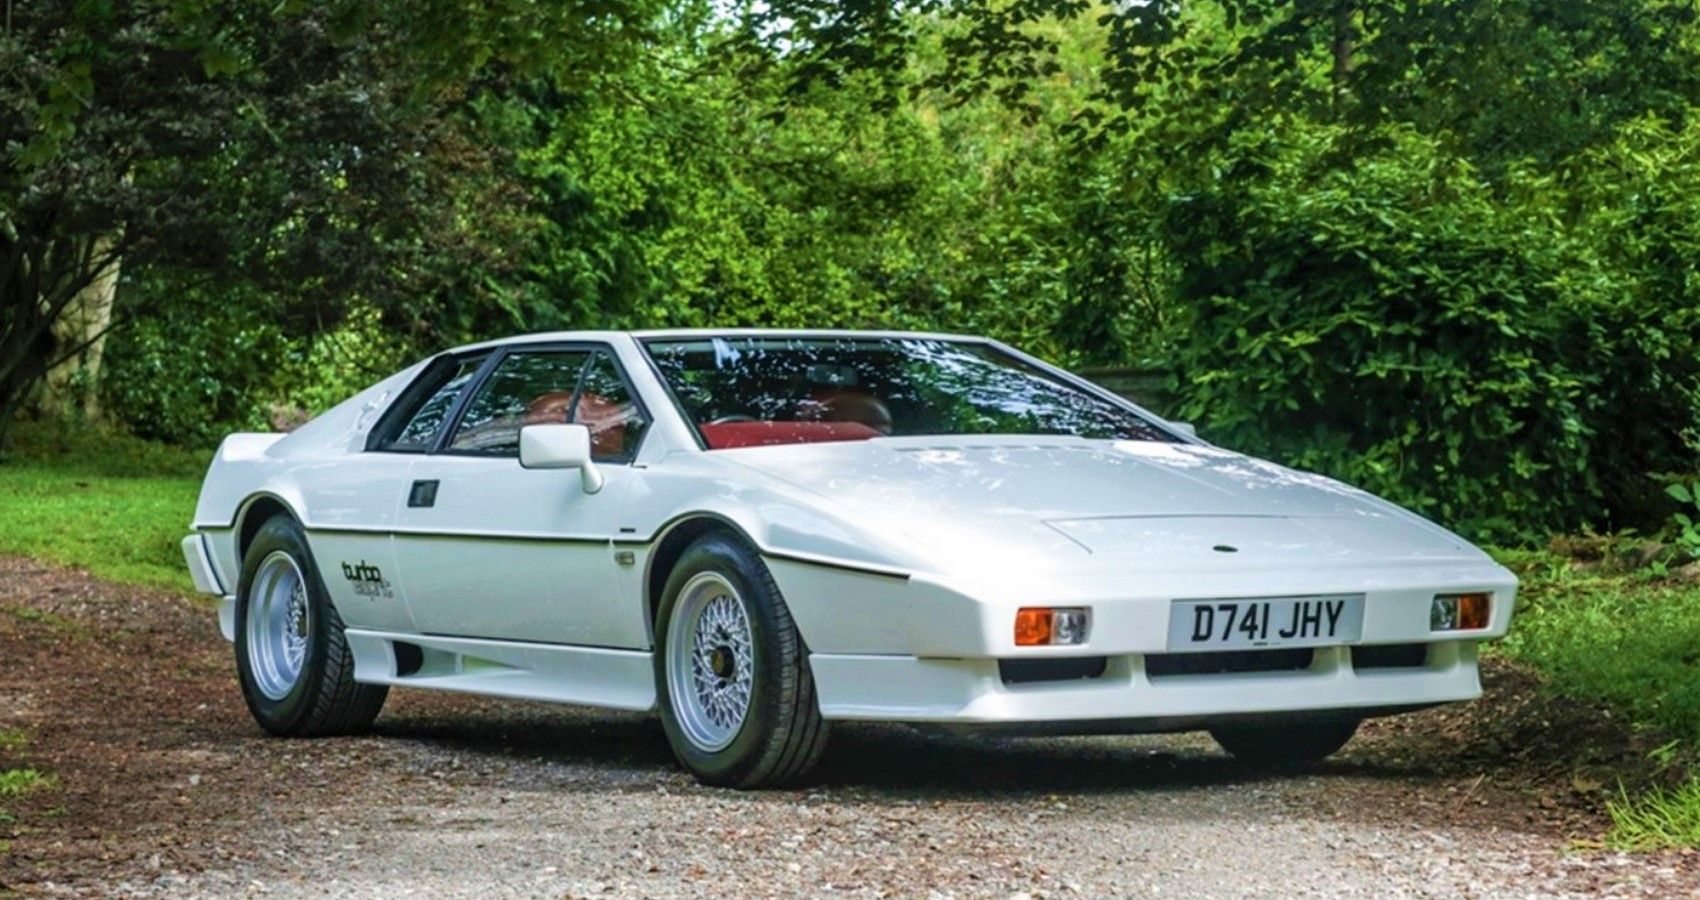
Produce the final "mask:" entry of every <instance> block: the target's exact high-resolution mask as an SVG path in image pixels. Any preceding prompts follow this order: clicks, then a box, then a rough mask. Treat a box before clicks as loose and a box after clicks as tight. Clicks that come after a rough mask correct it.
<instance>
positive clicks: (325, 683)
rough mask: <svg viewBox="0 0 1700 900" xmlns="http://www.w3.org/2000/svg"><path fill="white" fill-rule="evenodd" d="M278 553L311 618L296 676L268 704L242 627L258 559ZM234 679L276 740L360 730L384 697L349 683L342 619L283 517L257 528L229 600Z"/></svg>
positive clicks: (383, 691) (350, 664)
mask: <svg viewBox="0 0 1700 900" xmlns="http://www.w3.org/2000/svg"><path fill="white" fill-rule="evenodd" d="M280 552H281V553H285V554H288V555H289V557H290V558H291V559H292V560H293V561H294V562H295V565H296V567H297V568H298V569H299V570H300V572H301V574H302V575H303V576H305V579H304V580H305V582H306V586H307V602H308V604H309V609H310V615H309V618H308V621H309V626H308V628H307V647H306V655H305V657H304V658H303V660H302V663H301V671H300V675H299V676H298V677H297V678H296V680H295V683H294V686H293V687H292V688H291V689H290V690H289V692H288V693H287V694H285V695H284V696H282V697H280V698H276V699H274V698H272V697H268V696H266V694H265V692H264V691H262V690H260V688H259V687H258V684H257V682H256V680H255V675H254V671H253V669H252V662H251V654H250V653H249V647H248V643H249V642H248V627H247V626H248V615H249V606H250V603H251V601H252V599H253V598H252V596H251V595H252V593H253V591H252V588H253V584H254V579H255V576H256V574H257V573H258V572H259V570H260V567H261V563H262V562H263V561H264V560H266V559H267V558H269V557H271V556H273V555H274V554H277V553H280ZM236 675H237V679H238V680H239V681H240V682H241V684H242V697H243V699H245V700H247V701H248V711H249V712H250V713H252V714H253V716H254V721H256V722H258V723H260V727H261V728H264V729H265V730H267V731H269V732H271V733H272V734H275V735H279V736H283V737H318V736H324V735H333V734H349V733H353V732H358V731H362V730H364V729H365V728H366V727H367V726H369V725H371V724H372V720H373V719H376V718H377V717H378V711H379V710H380V709H382V708H383V706H384V699H385V698H386V697H388V696H389V688H388V687H387V686H385V685H371V684H357V683H355V681H354V656H353V654H352V653H351V652H349V649H348V640H347V638H346V637H345V636H344V634H343V624H342V617H341V616H340V615H338V614H337V611H336V606H335V605H334V604H332V603H331V600H330V594H329V593H328V592H327V591H326V590H325V583H324V579H323V578H321V577H320V575H319V568H318V566H317V565H315V564H314V563H313V554H312V551H311V550H310V549H308V547H307V537H306V535H305V534H304V533H303V532H302V531H301V526H300V525H299V524H297V523H296V521H295V520H294V519H293V518H291V517H289V516H287V515H283V514H279V515H276V516H273V517H272V518H270V519H268V520H267V521H266V523H265V524H264V525H262V526H260V530H259V532H258V533H257V534H256V535H255V536H254V540H253V542H252V543H250V544H249V545H248V551H247V554H246V555H245V556H244V557H243V560H242V579H241V581H240V582H239V588H238V592H237V595H236Z"/></svg>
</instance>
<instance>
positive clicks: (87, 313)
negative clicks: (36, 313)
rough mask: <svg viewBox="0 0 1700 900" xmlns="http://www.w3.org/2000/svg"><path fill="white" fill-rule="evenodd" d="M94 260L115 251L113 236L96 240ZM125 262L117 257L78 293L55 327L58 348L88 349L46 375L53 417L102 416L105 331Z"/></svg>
mask: <svg viewBox="0 0 1700 900" xmlns="http://www.w3.org/2000/svg"><path fill="white" fill-rule="evenodd" d="M94 242H95V243H94V252H93V253H92V254H91V256H92V257H93V258H95V259H99V258H102V257H104V256H106V254H107V253H108V252H109V251H110V250H111V249H112V239H111V238H110V237H98V238H95V239H94ZM119 265H120V261H119V260H118V259H117V258H116V257H114V258H113V260H112V262H111V263H109V264H108V265H107V266H106V267H105V268H104V269H103V270H102V271H100V272H99V273H97V274H96V275H95V276H94V279H93V280H92V281H90V282H89V284H88V285H87V286H86V287H84V288H83V289H82V290H81V291H78V292H77V296H76V298H75V299H74V300H72V301H71V303H70V305H69V306H67V307H65V311H64V313H62V314H61V315H60V318H59V321H57V322H55V323H54V325H53V336H54V339H55V341H54V343H55V345H56V346H59V347H65V348H72V347H82V348H83V349H82V350H81V351H80V352H78V353H76V354H75V355H74V356H71V357H69V358H66V359H64V360H62V361H60V363H59V364H58V365H56V366H54V367H53V368H52V369H51V370H50V371H49V372H48V373H47V380H46V382H45V383H44V384H43V385H42V393H41V404H40V405H41V409H42V411H43V412H47V413H50V414H54V415H67V414H71V413H76V412H81V413H82V415H84V416H87V417H88V418H91V419H93V418H98V417H99V415H100V363H101V357H102V354H103V353H104V352H105V349H106V329H107V328H108V327H110V326H111V324H112V302H113V299H114V298H115V297H116V296H117V293H118V270H119Z"/></svg>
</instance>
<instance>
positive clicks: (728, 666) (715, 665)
mask: <svg viewBox="0 0 1700 900" xmlns="http://www.w3.org/2000/svg"><path fill="white" fill-rule="evenodd" d="M708 667H709V668H710V669H712V670H714V677H716V678H731V677H732V648H730V647H725V646H721V647H716V648H714V652H713V653H710V654H709V655H708Z"/></svg>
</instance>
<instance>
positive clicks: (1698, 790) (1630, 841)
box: [1606, 778, 1700, 850]
mask: <svg viewBox="0 0 1700 900" xmlns="http://www.w3.org/2000/svg"><path fill="white" fill-rule="evenodd" d="M1606 809H1607V811H1608V812H1610V813H1611V820H1612V832H1611V834H1610V835H1609V836H1608V838H1607V840H1608V841H1609V843H1610V844H1611V845H1612V846H1614V847H1617V848H1618V849H1621V850H1659V849H1663V848H1666V847H1700V778H1694V779H1690V780H1689V781H1688V782H1687V783H1686V784H1684V785H1682V786H1681V787H1679V788H1677V789H1675V790H1670V791H1667V790H1665V789H1663V788H1653V789H1652V790H1649V791H1646V792H1644V793H1642V794H1640V795H1639V796H1630V795H1629V794H1628V793H1627V792H1623V793H1620V794H1619V795H1618V798H1617V799H1616V800H1613V801H1611V802H1609V803H1608V804H1607V805H1606Z"/></svg>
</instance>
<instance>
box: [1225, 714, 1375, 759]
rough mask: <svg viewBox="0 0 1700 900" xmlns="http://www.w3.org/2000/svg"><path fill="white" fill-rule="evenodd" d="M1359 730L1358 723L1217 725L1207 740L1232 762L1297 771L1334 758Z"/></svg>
mask: <svg viewBox="0 0 1700 900" xmlns="http://www.w3.org/2000/svg"><path fill="white" fill-rule="evenodd" d="M1357 730H1358V720H1357V719H1327V720H1318V721H1301V722H1283V723H1278V724H1277V723H1259V724H1245V725H1219V726H1217V727H1215V728H1212V729H1210V736H1211V737H1213V738H1215V739H1216V743H1217V744H1218V745H1220V746H1221V748H1222V749H1223V750H1226V751H1228V753H1229V754H1231V755H1232V756H1233V757H1234V758H1235V759H1238V760H1242V761H1244V762H1248V763H1251V764H1252V765H1256V766H1269V767H1272V768H1279V769H1296V768H1303V767H1305V766H1310V765H1314V764H1316V763H1319V762H1321V761H1323V760H1324V759H1327V758H1328V757H1330V756H1332V755H1334V753H1335V752H1336V751H1338V750H1339V749H1340V748H1341V747H1344V746H1346V742H1347V741H1349V740H1351V739H1352V735H1353V734H1356V733H1357Z"/></svg>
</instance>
